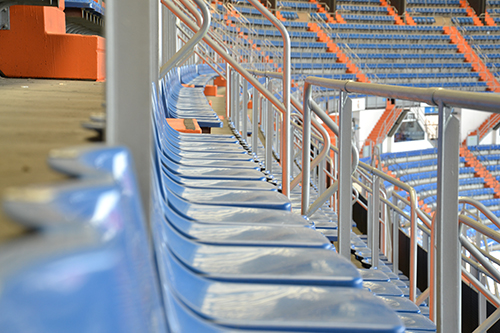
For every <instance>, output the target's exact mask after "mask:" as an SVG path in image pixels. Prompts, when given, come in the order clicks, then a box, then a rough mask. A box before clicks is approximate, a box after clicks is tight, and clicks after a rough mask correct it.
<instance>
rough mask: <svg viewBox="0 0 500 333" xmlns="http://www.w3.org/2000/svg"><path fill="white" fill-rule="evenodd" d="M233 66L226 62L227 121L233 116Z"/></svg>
mask: <svg viewBox="0 0 500 333" xmlns="http://www.w3.org/2000/svg"><path fill="white" fill-rule="evenodd" d="M231 72H232V70H231V66H230V65H229V64H228V63H226V119H227V121H229V119H230V118H231V97H230V96H231V93H232V91H233V90H232V89H231V84H232V82H233V80H231Z"/></svg>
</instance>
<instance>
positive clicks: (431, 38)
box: [330, 33, 450, 42]
mask: <svg viewBox="0 0 500 333" xmlns="http://www.w3.org/2000/svg"><path fill="white" fill-rule="evenodd" d="M330 37H332V38H335V37H338V38H341V39H366V40H373V39H377V40H393V41H397V40H403V41H408V40H412V41H417V42H420V41H425V42H449V40H450V37H448V36H446V35H424V34H358V33H335V34H332V35H331V36H330Z"/></svg>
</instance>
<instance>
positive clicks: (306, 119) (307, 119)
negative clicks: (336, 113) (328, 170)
mask: <svg viewBox="0 0 500 333" xmlns="http://www.w3.org/2000/svg"><path fill="white" fill-rule="evenodd" d="M311 95H312V85H310V84H309V83H307V82H306V83H305V85H304V102H303V107H304V114H303V122H302V196H301V211H300V213H301V214H302V215H306V214H307V210H308V209H309V201H310V192H309V191H310V190H309V186H310V185H309V184H310V183H311V155H310V154H311V104H310V103H311Z"/></svg>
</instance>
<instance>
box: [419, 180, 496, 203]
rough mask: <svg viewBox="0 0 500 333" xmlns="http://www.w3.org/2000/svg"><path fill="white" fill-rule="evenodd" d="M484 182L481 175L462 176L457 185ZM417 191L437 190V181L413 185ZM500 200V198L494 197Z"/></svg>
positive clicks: (480, 183) (481, 183)
mask: <svg viewBox="0 0 500 333" xmlns="http://www.w3.org/2000/svg"><path fill="white" fill-rule="evenodd" d="M483 184H484V178H482V177H474V178H462V179H459V181H458V185H459V186H467V185H483ZM413 188H414V189H415V191H417V193H422V192H428V191H436V190H437V183H431V184H422V185H417V186H414V187H413ZM496 200H498V201H499V202H500V199H496Z"/></svg>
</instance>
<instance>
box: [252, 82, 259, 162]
mask: <svg viewBox="0 0 500 333" xmlns="http://www.w3.org/2000/svg"><path fill="white" fill-rule="evenodd" d="M258 148H259V91H258V90H257V89H255V88H253V96H252V151H253V152H254V153H255V154H257V153H258Z"/></svg>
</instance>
